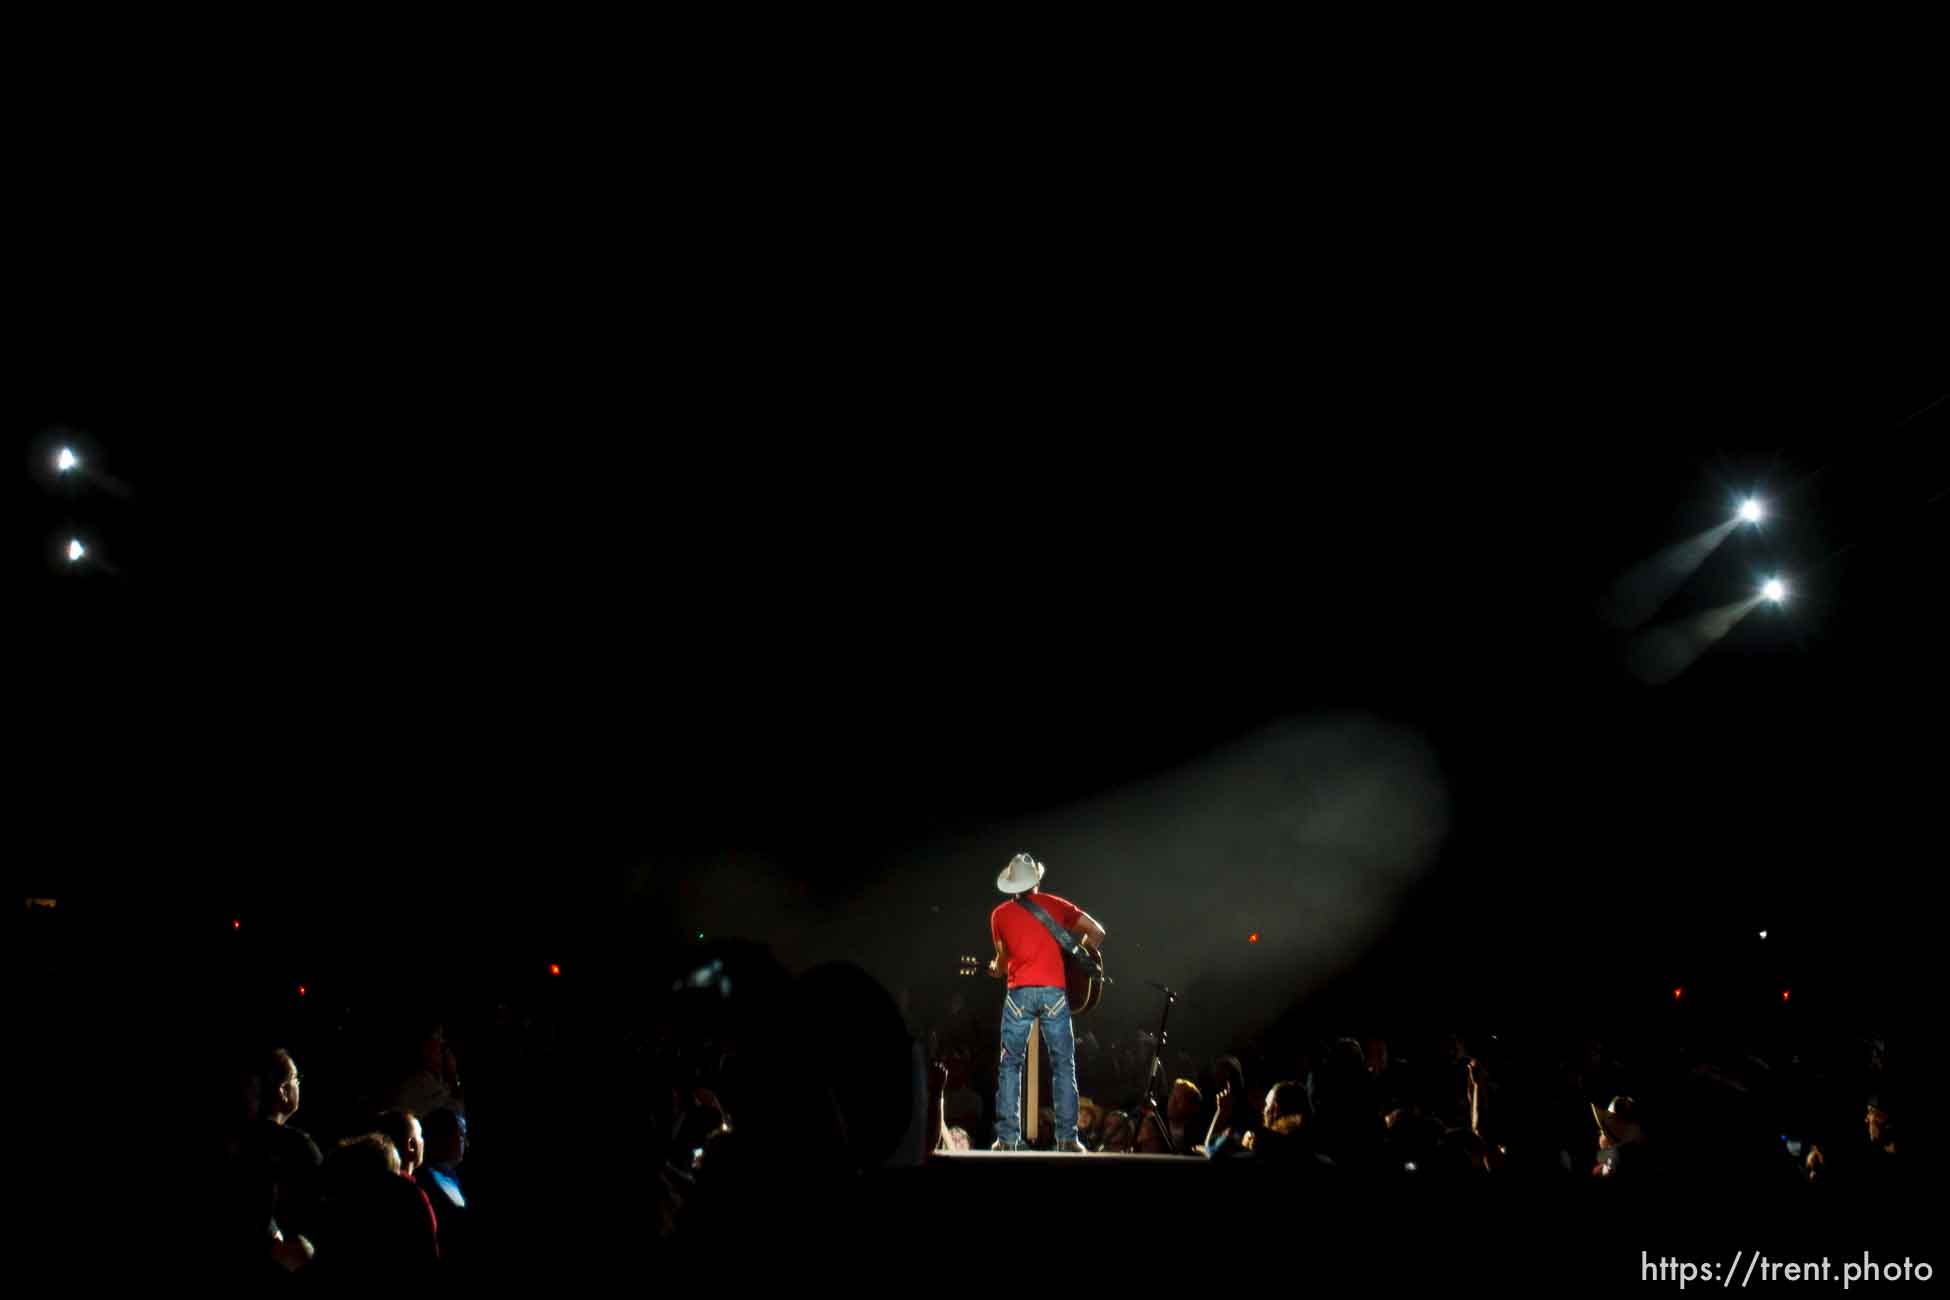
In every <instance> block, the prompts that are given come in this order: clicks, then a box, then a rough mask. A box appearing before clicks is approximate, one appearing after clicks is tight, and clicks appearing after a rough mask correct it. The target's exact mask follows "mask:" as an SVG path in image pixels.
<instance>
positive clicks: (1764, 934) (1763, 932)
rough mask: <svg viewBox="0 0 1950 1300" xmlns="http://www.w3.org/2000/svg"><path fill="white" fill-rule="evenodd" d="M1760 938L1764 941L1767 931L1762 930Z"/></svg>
mask: <svg viewBox="0 0 1950 1300" xmlns="http://www.w3.org/2000/svg"><path fill="white" fill-rule="evenodd" d="M1760 937H1761V938H1763V939H1765V938H1766V937H1767V931H1765V930H1762V931H1761V932H1760Z"/></svg>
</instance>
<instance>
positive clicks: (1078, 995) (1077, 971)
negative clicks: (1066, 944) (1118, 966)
mask: <svg viewBox="0 0 1950 1300" xmlns="http://www.w3.org/2000/svg"><path fill="white" fill-rule="evenodd" d="M1084 953H1085V955H1084V956H1082V957H1071V956H1069V955H1068V954H1065V955H1064V958H1063V975H1064V978H1065V989H1064V992H1065V993H1066V994H1067V995H1068V998H1069V1002H1070V1014H1071V1015H1073V1016H1080V1015H1082V1014H1083V1013H1084V1012H1086V1011H1089V1010H1091V1009H1092V1008H1094V1007H1095V1006H1096V1005H1097V1004H1098V1003H1099V1002H1102V1001H1103V1000H1104V985H1105V984H1106V983H1108V982H1109V981H1108V980H1107V979H1106V978H1105V976H1104V955H1103V954H1102V953H1100V952H1091V951H1090V950H1089V949H1087V948H1086V949H1085V950H1084Z"/></svg>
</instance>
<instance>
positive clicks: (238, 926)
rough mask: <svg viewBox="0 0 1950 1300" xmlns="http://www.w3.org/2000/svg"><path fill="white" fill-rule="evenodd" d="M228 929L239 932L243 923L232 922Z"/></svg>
mask: <svg viewBox="0 0 1950 1300" xmlns="http://www.w3.org/2000/svg"><path fill="white" fill-rule="evenodd" d="M230 928H231V929H233V930H241V929H243V928H244V923H243V922H242V921H232V922H231V923H230Z"/></svg>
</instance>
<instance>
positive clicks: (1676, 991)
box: [1672, 989, 1686, 1002]
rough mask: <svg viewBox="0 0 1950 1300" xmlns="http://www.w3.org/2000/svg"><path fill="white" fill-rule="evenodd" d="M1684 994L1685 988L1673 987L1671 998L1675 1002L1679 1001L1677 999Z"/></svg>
mask: <svg viewBox="0 0 1950 1300" xmlns="http://www.w3.org/2000/svg"><path fill="white" fill-rule="evenodd" d="M1685 996H1686V990H1685V989H1674V990H1673V991H1672V1000H1673V1001H1674V1002H1677V1001H1679V999H1681V998H1683V997H1685Z"/></svg>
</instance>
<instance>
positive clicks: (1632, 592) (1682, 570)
mask: <svg viewBox="0 0 1950 1300" xmlns="http://www.w3.org/2000/svg"><path fill="white" fill-rule="evenodd" d="M1738 527H1740V519H1739V518H1737V517H1736V518H1733V519H1729V520H1727V521H1726V522H1725V523H1723V524H1720V525H1718V526H1716V527H1713V528H1709V529H1707V530H1706V531H1705V532H1703V533H1700V534H1699V535H1698V536H1696V537H1688V538H1687V539H1686V540H1685V541H1683V542H1674V543H1673V544H1672V545H1671V546H1668V547H1666V548H1665V549H1664V550H1662V551H1659V552H1656V553H1655V554H1653V555H1651V556H1649V557H1648V558H1646V559H1644V560H1641V561H1639V562H1638V563H1637V564H1635V565H1633V566H1632V567H1631V568H1629V569H1627V570H1626V571H1625V572H1624V573H1621V574H1620V575H1618V577H1617V578H1616V579H1615V580H1614V581H1613V582H1612V584H1611V587H1610V588H1609V589H1608V590H1607V591H1606V592H1605V597H1604V599H1603V600H1602V601H1600V602H1599V605H1598V616H1599V617H1600V618H1602V619H1604V620H1605V621H1606V622H1607V623H1609V624H1611V625H1612V626H1613V627H1615V628H1618V629H1620V630H1621V631H1624V630H1629V629H1631V628H1636V627H1640V626H1642V625H1643V624H1644V623H1645V622H1646V620H1647V619H1649V618H1651V617H1652V616H1653V615H1654V614H1656V613H1658V611H1659V606H1661V605H1663V604H1665V603H1666V601H1668V600H1670V599H1671V598H1672V594H1673V593H1674V592H1675V591H1678V590H1679V588H1680V587H1681V586H1682V585H1683V584H1684V583H1685V581H1686V579H1688V578H1690V577H1692V576H1693V575H1694V574H1695V573H1697V572H1698V571H1699V567H1700V566H1701V565H1702V564H1705V563H1706V561H1707V558H1708V557H1709V556H1711V555H1712V554H1713V552H1714V551H1716V550H1718V549H1719V546H1720V543H1721V542H1724V541H1726V539H1727V538H1729V537H1731V536H1732V535H1733V532H1734V530H1735V529H1736V528H1738Z"/></svg>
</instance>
